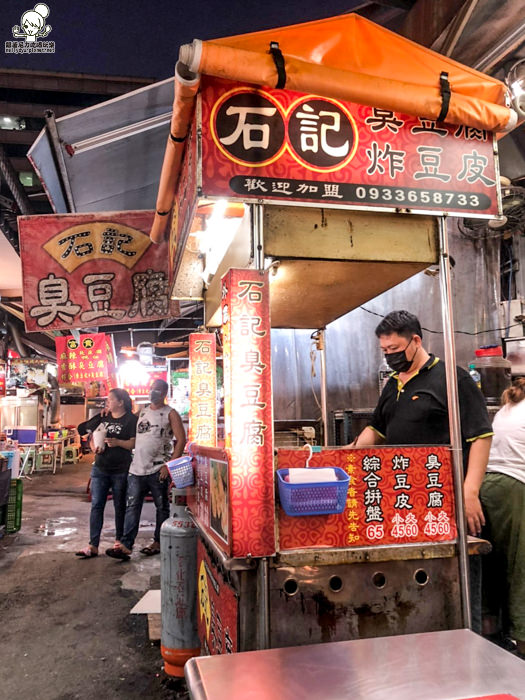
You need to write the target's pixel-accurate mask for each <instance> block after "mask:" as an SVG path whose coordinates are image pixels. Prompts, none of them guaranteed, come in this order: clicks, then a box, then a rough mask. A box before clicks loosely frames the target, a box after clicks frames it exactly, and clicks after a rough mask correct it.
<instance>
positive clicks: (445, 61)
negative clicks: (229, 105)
mask: <svg viewBox="0 0 525 700" xmlns="http://www.w3.org/2000/svg"><path fill="white" fill-rule="evenodd" d="M270 41H277V42H278V43H279V46H280V49H281V51H282V52H283V54H285V55H286V56H292V57H294V58H299V59H302V60H304V61H308V62H310V63H315V64H317V65H322V66H327V67H330V68H339V69H341V70H348V71H352V72H356V73H364V74H366V75H369V76H376V77H379V78H392V79H394V80H399V81H404V82H407V83H413V84H416V85H422V86H427V87H433V88H436V87H439V75H440V73H441V71H446V72H448V74H449V81H450V84H451V87H452V90H453V92H459V93H462V94H465V95H472V96H474V97H478V98H480V99H482V100H486V101H487V102H493V103H495V104H499V105H505V92H506V89H507V88H506V86H505V85H504V83H502V82H501V81H499V80H496V79H495V78H491V77H490V76H488V75H485V74H484V73H480V72H479V71H476V70H474V69H473V68H469V67H468V66H464V65H462V64H461V63H457V62H456V61H453V60H452V59H451V58H447V57H446V56H442V55H441V54H438V53H436V52H435V51H431V50H430V49H427V48H425V47H424V46H421V45H420V44H416V43H415V42H413V41H410V40H409V39H405V38H404V37H402V36H400V35H399V34H395V33H394V32H391V31H390V30H388V29H385V28H384V27H381V26H379V25H377V24H374V23H373V22H370V21H369V20H367V19H365V18H364V17H360V16H359V15H356V14H348V15H342V16H339V17H329V18H328V19H323V20H318V21H314V22H306V23H304V24H294V25H291V26H289V27H279V28H277V29H267V30H265V31H263V32H253V33H251V34H239V35H237V36H230V37H225V38H223V39H214V40H213V43H214V44H221V45H223V46H229V47H231V48H238V49H247V50H249V51H258V52H264V53H265V52H267V51H268V47H269V43H270Z"/></svg>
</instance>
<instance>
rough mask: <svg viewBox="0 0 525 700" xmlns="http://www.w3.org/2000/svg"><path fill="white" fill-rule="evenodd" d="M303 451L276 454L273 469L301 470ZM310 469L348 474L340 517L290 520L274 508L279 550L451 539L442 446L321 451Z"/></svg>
mask: <svg viewBox="0 0 525 700" xmlns="http://www.w3.org/2000/svg"><path fill="white" fill-rule="evenodd" d="M306 457H307V453H306V452H305V450H287V449H280V450H279V451H278V457H277V459H278V468H288V469H291V468H294V467H304V466H305V459H306ZM310 466H311V467H319V466H333V467H341V468H342V469H344V470H345V471H346V472H347V473H348V474H349V475H350V486H349V488H348V494H347V499H346V507H345V509H344V512H343V513H341V514H338V515H312V516H301V517H292V516H288V515H286V514H285V512H284V511H283V509H282V508H281V507H279V548H280V550H281V551H283V550H287V549H301V548H307V547H334V548H337V547H360V546H367V545H381V544H388V545H392V544H408V543H417V542H444V541H448V540H453V539H454V538H455V537H456V522H455V515H454V513H455V510H454V490H453V480H452V460H451V452H450V448H448V447H443V446H439V447H419V446H418V447H378V448H366V449H353V450H349V449H347V450H329V449H328V450H323V451H322V452H319V453H314V454H313V455H312V458H311V460H310Z"/></svg>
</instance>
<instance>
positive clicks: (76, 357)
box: [55, 333, 108, 384]
mask: <svg viewBox="0 0 525 700" xmlns="http://www.w3.org/2000/svg"><path fill="white" fill-rule="evenodd" d="M55 345H56V351H57V363H58V371H57V379H58V383H59V384H89V383H91V382H95V381H100V382H102V381H104V380H106V379H107V378H108V357H107V345H106V335H105V333H91V334H87V335H84V334H82V335H80V336H79V338H78V340H77V339H76V338H74V337H73V336H72V335H68V336H65V335H63V336H57V337H56V338H55Z"/></svg>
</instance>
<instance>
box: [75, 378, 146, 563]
mask: <svg viewBox="0 0 525 700" xmlns="http://www.w3.org/2000/svg"><path fill="white" fill-rule="evenodd" d="M131 408H132V405H131V398H130V396H129V394H128V392H127V391H125V390H124V389H111V391H110V392H109V395H108V398H107V402H106V409H105V410H104V411H102V413H99V414H98V415H96V416H93V418H90V419H89V420H87V421H85V422H84V423H81V424H80V425H79V426H78V432H79V433H80V435H85V434H86V433H88V432H95V431H97V432H99V431H104V433H105V438H103V444H104V446H95V463H94V465H93V469H92V471H91V514H90V517H89V545H88V546H87V547H86V548H85V549H82V550H80V551H79V552H76V556H77V557H80V558H81V559H92V558H93V557H96V556H98V546H99V543H100V533H101V532H102V525H103V523H104V508H105V507H106V501H107V497H108V493H109V490H110V489H111V493H112V496H113V507H114V508H115V547H118V546H120V538H121V537H122V531H123V527H124V514H125V512H126V486H127V479H128V471H129V465H130V464H131V451H132V449H133V448H134V447H135V434H136V430H137V416H134V415H133V413H132V412H131Z"/></svg>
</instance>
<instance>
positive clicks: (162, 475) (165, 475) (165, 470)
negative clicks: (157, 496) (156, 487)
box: [159, 464, 170, 481]
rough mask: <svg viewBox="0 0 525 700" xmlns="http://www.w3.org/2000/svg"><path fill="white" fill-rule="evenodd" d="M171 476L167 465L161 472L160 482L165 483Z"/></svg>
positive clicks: (163, 466)
mask: <svg viewBox="0 0 525 700" xmlns="http://www.w3.org/2000/svg"><path fill="white" fill-rule="evenodd" d="M169 475H170V473H169V471H168V467H167V466H166V465H165V464H163V465H162V467H161V468H160V472H159V481H164V480H165V479H167V478H168V476H169Z"/></svg>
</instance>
